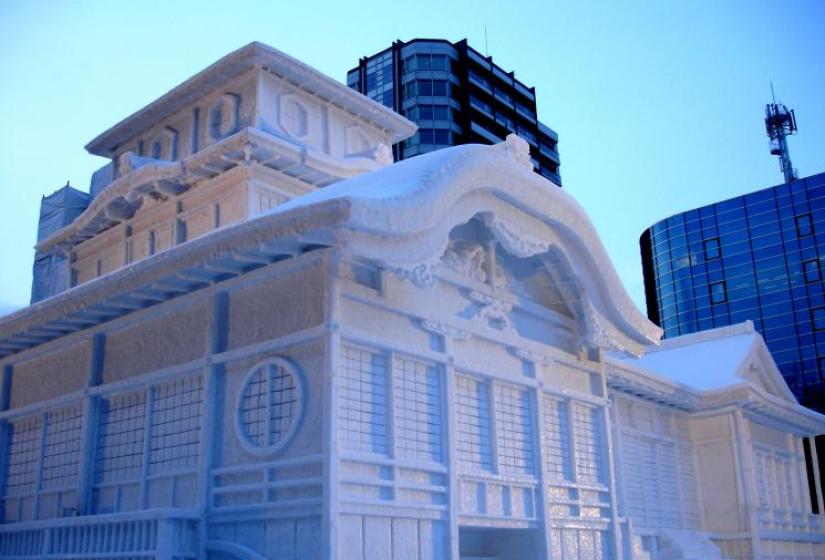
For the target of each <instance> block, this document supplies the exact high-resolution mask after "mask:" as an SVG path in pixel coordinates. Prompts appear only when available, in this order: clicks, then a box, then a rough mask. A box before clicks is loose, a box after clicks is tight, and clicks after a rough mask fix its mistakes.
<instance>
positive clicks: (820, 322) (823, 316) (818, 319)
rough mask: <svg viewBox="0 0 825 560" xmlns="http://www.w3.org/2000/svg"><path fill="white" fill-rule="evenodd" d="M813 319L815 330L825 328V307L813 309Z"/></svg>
mask: <svg viewBox="0 0 825 560" xmlns="http://www.w3.org/2000/svg"><path fill="white" fill-rule="evenodd" d="M811 321H812V322H813V324H814V330H817V331H821V330H825V307H815V308H813V309H811Z"/></svg>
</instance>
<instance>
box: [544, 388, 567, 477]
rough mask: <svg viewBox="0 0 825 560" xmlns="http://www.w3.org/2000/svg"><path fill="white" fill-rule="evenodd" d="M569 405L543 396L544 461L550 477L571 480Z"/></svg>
mask: <svg viewBox="0 0 825 560" xmlns="http://www.w3.org/2000/svg"><path fill="white" fill-rule="evenodd" d="M569 412H570V405H569V404H568V403H567V401H563V400H559V399H554V398H552V397H544V445H545V448H546V450H547V455H546V457H545V461H546V463H547V474H548V476H549V477H550V478H553V479H559V480H572V478H573V474H572V467H571V464H570V419H569V416H568V415H569Z"/></svg>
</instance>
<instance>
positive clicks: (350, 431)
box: [338, 346, 387, 455]
mask: <svg viewBox="0 0 825 560" xmlns="http://www.w3.org/2000/svg"><path fill="white" fill-rule="evenodd" d="M341 358H342V362H343V363H342V371H341V386H340V399H341V402H340V403H339V407H338V415H339V416H338V417H339V432H338V435H339V437H340V439H341V441H342V442H344V443H343V445H342V448H343V449H350V450H353V451H363V452H368V453H379V454H382V455H386V454H387V356H386V355H384V354H380V353H377V352H370V351H368V350H362V349H360V348H355V347H352V346H344V347H343V349H342V356H341Z"/></svg>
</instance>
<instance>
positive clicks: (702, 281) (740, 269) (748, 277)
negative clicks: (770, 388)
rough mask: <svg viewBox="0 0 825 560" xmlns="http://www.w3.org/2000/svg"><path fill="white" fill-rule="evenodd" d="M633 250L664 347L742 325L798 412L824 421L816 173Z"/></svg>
mask: <svg viewBox="0 0 825 560" xmlns="http://www.w3.org/2000/svg"><path fill="white" fill-rule="evenodd" d="M640 243H641V251H642V268H643V270H644V279H645V291H646V298H647V310H648V317H649V318H650V319H651V320H652V321H653V322H655V323H657V324H658V325H660V326H661V327H662V328H663V329H664V333H665V334H664V335H665V337H674V336H678V335H683V334H686V333H692V332H696V331H700V330H705V329H710V328H714V327H719V326H722V325H731V324H734V323H739V322H741V321H744V320H748V319H749V320H752V321H753V322H754V325H755V326H756V329H757V330H758V331H759V332H760V333H762V336H763V337H764V338H765V341H766V342H767V344H768V347H769V348H770V350H771V353H772V354H773V357H774V359H775V360H776V363H777V365H778V366H779V369H780V370H781V371H782V374H783V375H784V377H785V379H786V380H787V382H788V385H790V387H791V389H792V390H793V391H794V393H795V394H796V396H797V398H798V399H799V400H800V402H801V403H802V404H804V405H806V406H808V407H811V408H813V409H815V410H818V411H820V412H822V411H825V286H823V274H822V262H821V261H822V259H823V258H825V173H821V174H818V175H813V176H811V177H807V178H804V179H799V180H795V181H792V182H790V183H785V184H782V185H777V186H775V187H771V188H767V189H763V190H760V191H756V192H753V193H750V194H747V195H744V196H739V197H736V198H731V199H729V200H724V201H722V202H718V203H716V204H710V205H708V206H703V207H702V208H696V209H694V210H690V211H688V212H683V213H681V214H676V215H675V216H671V217H669V218H667V219H665V220H662V221H660V222H658V223H657V224H655V225H653V226H652V227H651V228H650V229H648V230H646V231H645V232H644V233H643V234H642V236H641V239H640Z"/></svg>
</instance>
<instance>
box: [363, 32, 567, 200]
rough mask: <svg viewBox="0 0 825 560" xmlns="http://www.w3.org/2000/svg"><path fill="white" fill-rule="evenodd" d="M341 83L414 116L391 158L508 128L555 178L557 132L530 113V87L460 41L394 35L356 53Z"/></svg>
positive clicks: (490, 136)
mask: <svg viewBox="0 0 825 560" xmlns="http://www.w3.org/2000/svg"><path fill="white" fill-rule="evenodd" d="M347 85H349V86H350V87H351V88H353V89H356V90H358V91H360V92H361V93H363V94H365V95H367V96H368V97H370V98H371V99H374V100H375V101H378V102H379V103H383V104H384V105H386V106H387V107H391V108H392V109H394V110H395V111H397V112H399V113H401V114H403V115H404V116H406V117H407V118H409V119H410V120H411V121H413V122H415V123H416V124H417V125H418V127H419V130H418V132H417V133H416V134H414V135H413V136H412V137H410V138H409V139H407V140H405V141H404V142H402V143H400V144H398V145H396V146H395V148H394V151H395V155H396V159H405V158H408V157H412V156H415V155H418V154H423V153H427V152H430V151H432V150H436V149H440V148H443V147H444V146H455V145H458V144H468V143H480V144H496V143H498V142H502V141H503V140H504V138H505V137H506V136H507V135H508V134H511V133H516V134H518V135H519V136H521V137H522V138H523V139H525V140H527V142H528V143H529V144H530V155H531V158H532V164H533V168H534V169H535V171H536V172H537V173H539V174H541V175H542V176H544V177H546V178H547V179H549V180H551V181H553V182H554V183H556V184H557V185H561V176H560V174H559V165H560V160H559V153H558V139H559V137H558V134H556V132H555V131H553V130H552V129H551V128H549V127H548V126H546V125H544V124H542V123H541V122H540V121H539V120H538V116H537V111H536V92H535V89H534V88H532V87H528V86H526V85H524V84H523V83H522V82H520V81H519V80H517V79H516V77H515V75H514V74H513V72H507V71H505V70H504V69H502V68H501V67H500V66H498V65H497V64H495V63H494V62H493V58H492V57H490V56H485V55H482V54H481V53H479V52H478V51H477V50H475V49H473V48H472V47H470V46H469V45H468V44H467V40H466V39H464V40H461V41H458V42H457V43H450V42H449V41H446V40H443V39H413V40H411V41H408V42H402V41H395V42H393V43H392V45H391V46H390V47H389V48H387V49H385V50H383V51H381V52H379V53H377V54H374V55H372V56H368V57H364V58H362V59H361V60H360V61H359V62H358V66H357V67H356V68H353V69H352V70H350V71H349V72H348V73H347Z"/></svg>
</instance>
